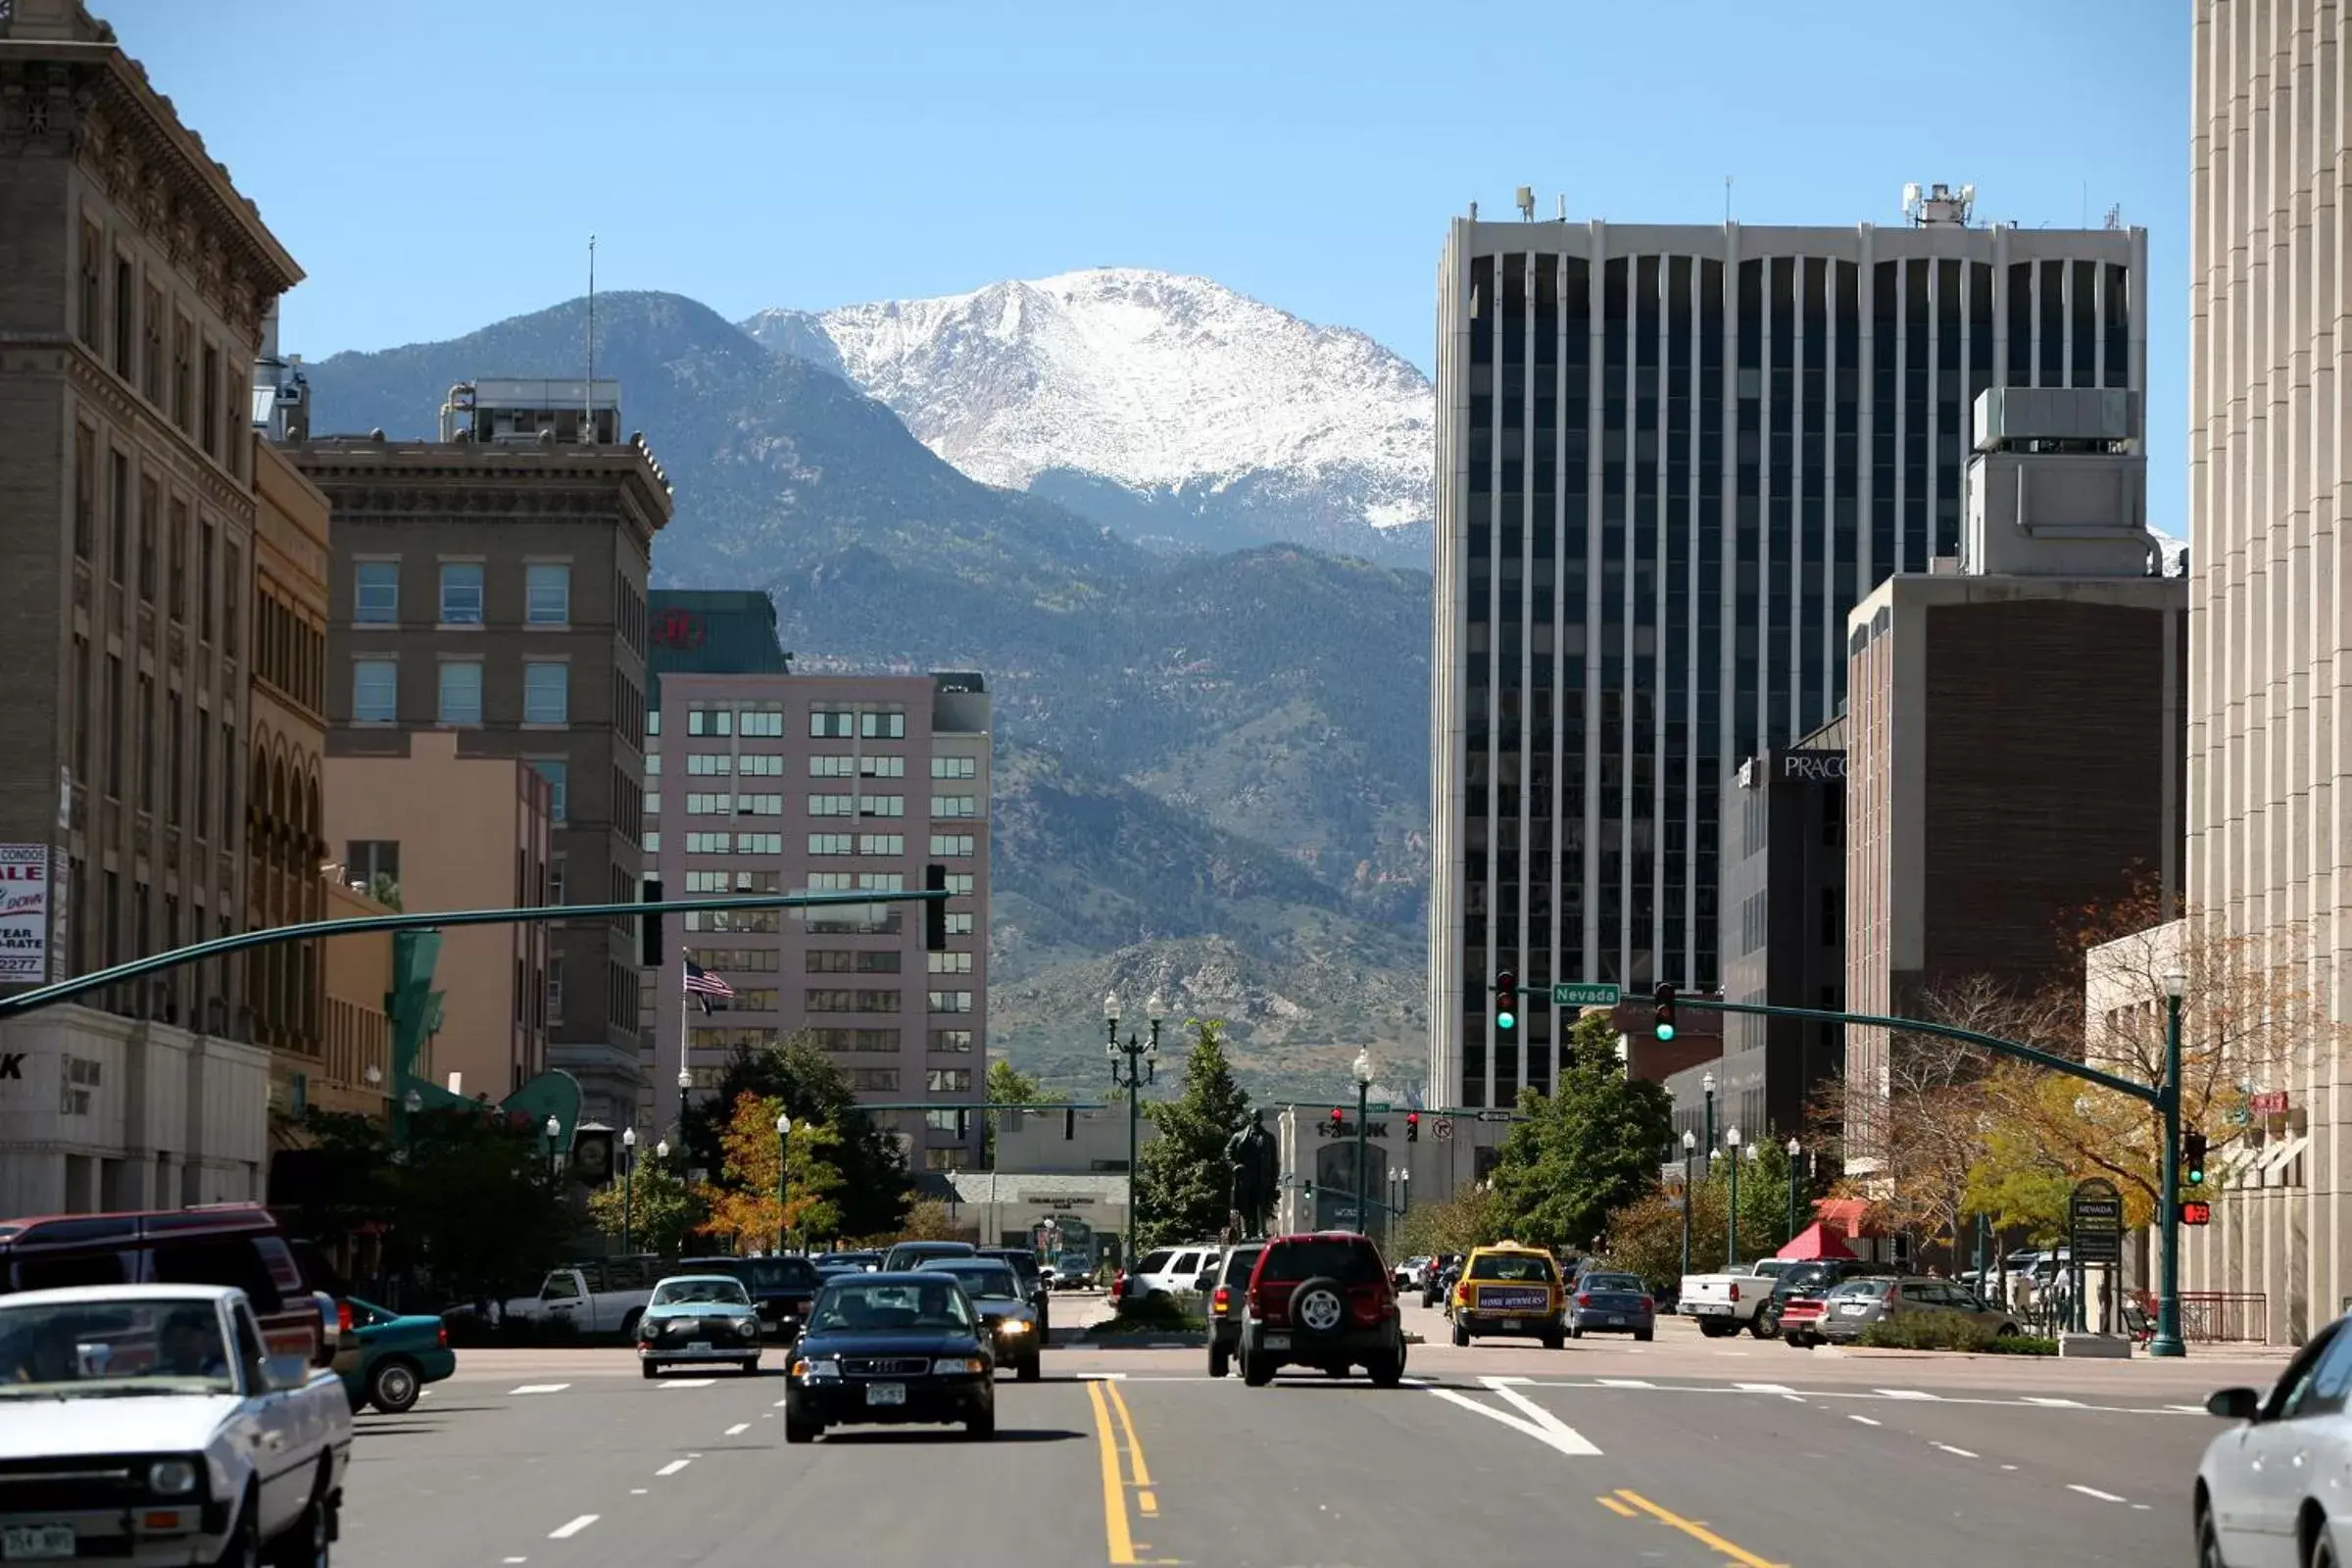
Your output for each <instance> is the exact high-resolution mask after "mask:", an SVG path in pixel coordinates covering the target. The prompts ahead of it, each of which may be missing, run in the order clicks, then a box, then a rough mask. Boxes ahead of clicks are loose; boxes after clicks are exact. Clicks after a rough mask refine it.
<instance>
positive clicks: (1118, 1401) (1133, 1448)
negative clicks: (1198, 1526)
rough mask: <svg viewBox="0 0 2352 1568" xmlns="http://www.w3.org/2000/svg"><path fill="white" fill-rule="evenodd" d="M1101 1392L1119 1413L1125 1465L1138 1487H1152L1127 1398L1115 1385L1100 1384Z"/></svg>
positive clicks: (1150, 1474)
mask: <svg viewBox="0 0 2352 1568" xmlns="http://www.w3.org/2000/svg"><path fill="white" fill-rule="evenodd" d="M1103 1392H1104V1393H1106V1394H1108V1395H1109V1396H1110V1406H1111V1408H1112V1409H1114V1410H1116V1411H1118V1412H1119V1429H1120V1430H1121V1431H1122V1432H1124V1433H1126V1435H1127V1465H1128V1468H1129V1469H1131V1470H1133V1471H1134V1472H1135V1484H1136V1485H1137V1486H1138V1487H1149V1486H1150V1485H1152V1467H1151V1466H1150V1465H1147V1464H1146V1463H1144V1446H1143V1444H1142V1443H1140V1442H1138V1441H1137V1440H1136V1436H1135V1417H1134V1416H1132V1415H1130V1414H1129V1413H1128V1411H1127V1397H1126V1396H1125V1395H1123V1394H1121V1393H1120V1392H1119V1386H1118V1385H1117V1384H1116V1383H1110V1382H1108V1381H1107V1380H1103Z"/></svg>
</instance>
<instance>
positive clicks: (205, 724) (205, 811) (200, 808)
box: [196, 708, 213, 838]
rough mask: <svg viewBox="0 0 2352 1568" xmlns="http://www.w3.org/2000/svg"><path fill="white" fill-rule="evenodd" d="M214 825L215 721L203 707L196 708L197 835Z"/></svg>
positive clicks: (206, 831) (202, 835)
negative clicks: (207, 714) (213, 721)
mask: <svg viewBox="0 0 2352 1568" xmlns="http://www.w3.org/2000/svg"><path fill="white" fill-rule="evenodd" d="M212 827H213V723H212V720H211V719H210V718H209V717H207V716H206V714H205V711H204V710H203V709H201V708H199V709H198V710H196V836H197V837H198V838H203V837H204V836H205V835H206V834H208V833H210V832H211V831H212Z"/></svg>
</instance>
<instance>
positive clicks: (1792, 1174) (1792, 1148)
mask: <svg viewBox="0 0 2352 1568" xmlns="http://www.w3.org/2000/svg"><path fill="white" fill-rule="evenodd" d="M1788 1149H1789V1240H1790V1241H1792V1242H1793V1241H1795V1240H1796V1156H1797V1155H1798V1153H1800V1152H1802V1151H1803V1149H1804V1146H1803V1145H1802V1144H1800V1143H1798V1142H1797V1141H1796V1139H1795V1137H1794V1135H1791V1136H1790V1137H1789V1144H1788ZM1979 1261H1980V1262H1982V1261H1983V1260H1982V1259H1979Z"/></svg>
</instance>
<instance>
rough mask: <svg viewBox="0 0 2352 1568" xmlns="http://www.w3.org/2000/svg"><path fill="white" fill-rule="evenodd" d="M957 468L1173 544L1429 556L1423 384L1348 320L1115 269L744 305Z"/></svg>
mask: <svg viewBox="0 0 2352 1568" xmlns="http://www.w3.org/2000/svg"><path fill="white" fill-rule="evenodd" d="M743 326H744V329H745V330H746V331H748V332H749V333H751V335H752V336H753V337H755V338H757V339H759V340H760V342H761V343H762V344H765V345H766V346H767V347H768V348H770V349H772V350H775V351H777V352H780V353H785V354H791V355H794V356H796V357H798V358H801V359H805V360H809V361H810V362H812V363H814V364H817V365H820V366H822V367H824V368H827V369H829V370H832V371H834V372H835V373H836V374H839V375H841V376H842V377H844V378H845V379H847V380H848V381H850V382H851V383H853V384H854V385H856V386H858V388H859V389H861V390H862V391H864V392H865V393H867V394H868V395H869V396H871V397H874V398H876V399H878V400H879V401H881V402H882V403H885V404H887V405H888V406H889V407H890V408H891V409H892V410H894V411H895V412H896V413H897V414H898V415H899V417H901V418H902V419H904V420H905V421H906V422H907V427H908V428H909V429H910V430H912V431H913V432H914V434H915V436H916V437H917V438H918V439H920V440H921V441H922V442H923V444H924V445H926V446H928V447H929V448H931V450H932V451H934V452H936V453H938V454H939V456H940V457H942V458H944V459H946V460H947V461H948V462H949V463H952V464H954V465H955V466H956V467H958V468H960V469H962V470H963V471H964V472H965V473H967V474H969V475H971V476H972V477H973V478H976V479H980V480H982V481H984V482H987V483H990V484H997V485H1004V486H1008V487H1012V488H1016V489H1028V490H1033V491H1036V492H1037V493H1039V494H1041V495H1045V496H1049V497H1051V498H1053V499H1054V500H1056V501H1059V502H1061V503H1062V504H1064V505H1066V506H1069V507H1071V508H1073V509H1075V510H1077V511H1079V512H1081V513H1084V514H1085V515H1089V516H1092V517H1094V518H1096V519H1097V520H1099V521H1102V522H1104V523H1107V524H1109V525H1111V526H1113V527H1115V528H1117V529H1119V530H1120V531H1121V532H1123V533H1126V534H1129V535H1130V536H1133V537H1136V538H1139V539H1142V540H1145V541H1148V542H1153V543H1159V544H1165V545H1170V546H1174V547H1178V548H1209V549H1230V548H1234V547H1237V546H1243V545H1251V544H1263V543H1268V542H1272V541H1280V540H1290V541H1297V542H1299V543H1305V544H1314V545H1318V546H1322V547H1325V548H1329V549H1335V550H1341V551H1346V552H1349V553H1352V554H1357V555H1367V556H1372V557H1374V558H1376V559H1380V560H1384V561H1391V562H1397V563H1400V564H1402V563H1409V564H1426V563H1427V562H1428V560H1429V520H1430V517H1431V515H1432V507H1431V497H1430V485H1431V471H1432V448H1433V441H1434V434H1433V430H1434V420H1435V417H1436V399H1435V395H1434V392H1433V390H1432V388H1431V386H1430V384H1429V381H1428V379H1427V378H1426V377H1424V376H1423V375H1422V374H1421V372H1420V371H1419V370H1418V369H1416V368H1414V367H1413V366H1412V365H1411V364H1410V363H1408V362H1407V361H1405V360H1403V359H1401V358H1399V357H1398V356H1397V355H1395V354H1393V353H1391V352H1389V351H1388V350H1387V349H1385V348H1382V347H1381V346H1380V345H1379V344H1377V343H1375V342H1373V341H1372V340H1371V339H1370V338H1368V337H1366V336H1365V335H1364V334H1362V333H1361V332H1356V331H1352V330H1349V329H1347V328H1344V327H1329V326H1318V325H1316V324H1314V323H1313V322H1311V321H1303V320H1300V319H1299V318H1297V317H1295V316H1291V315H1289V314H1287V313H1285V312H1283V311H1278V310H1276V309H1274V308H1273V307H1272V306H1269V305H1264V304H1261V303H1259V302H1258V301H1256V300H1253V299H1250V298H1248V297H1247V296H1245V295H1241V294H1237V293H1235V292H1234V291H1233V290H1231V289H1228V288H1225V287H1222V286H1221V285H1219V284H1217V283H1214V282H1211V281H1209V280H1208V279H1206V278H1201V277H1183V276H1177V275H1174V274H1171V273H1167V272H1155V271H1149V270H1139V269H1132V268H1103V269H1098V270H1091V271H1082V272H1065V273H1063V274H1061V275H1060V276H1058V277H1047V278H1039V279H1035V280H1031V281H1020V280H1014V281H1007V282H1002V283H992V284H990V285H989V286H988V287H986V288H983V289H981V290H979V291H978V292H976V293H971V294H957V295H954V296H951V297H948V298H944V299H929V300H894V301H884V302H882V303H879V304H872V305H851V306H844V307H842V308H840V309H838V310H831V311H825V312H822V313H817V314H810V313H806V312H800V311H790V310H770V311H763V312H761V313H760V314H759V315H758V316H755V317H753V318H752V319H750V320H748V321H746V322H744V323H743Z"/></svg>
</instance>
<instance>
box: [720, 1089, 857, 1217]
mask: <svg viewBox="0 0 2352 1568" xmlns="http://www.w3.org/2000/svg"><path fill="white" fill-rule="evenodd" d="M783 1109H784V1102H783V1100H782V1099H781V1098H780V1097H775V1096H764V1095H754V1094H749V1093H746V1094H742V1095H738V1096H737V1097H736V1099H735V1111H734V1114H733V1115H732V1116H731V1117H729V1118H728V1122H727V1128H726V1131H725V1132H724V1133H723V1134H722V1135H721V1137H720V1140H719V1149H720V1160H721V1164H720V1167H719V1180H718V1181H717V1182H713V1183H707V1184H705V1186H704V1187H703V1188H702V1189H701V1190H700V1192H699V1193H698V1194H697V1195H696V1196H697V1197H698V1198H699V1199H700V1200H701V1201H702V1203H703V1205H704V1207H705V1208H706V1209H707V1210H708V1217H707V1218H706V1219H705V1220H704V1221H703V1223H702V1224H701V1226H700V1227H698V1228H699V1229H700V1230H701V1231H702V1232H703V1234H705V1235H707V1236H721V1237H725V1238H727V1239H728V1240H730V1241H732V1242H733V1243H734V1245H735V1250H737V1251H738V1252H749V1251H755V1250H761V1249H766V1248H772V1247H774V1246H775V1245H776V1242H777V1238H778V1237H779V1235H783V1234H794V1235H798V1236H800V1237H802V1238H804V1239H806V1238H808V1237H809V1236H832V1235H835V1234H837V1233H838V1232H839V1230H840V1227H841V1210H840V1208H839V1206H838V1205H836V1204H835V1203H834V1201H832V1198H831V1196H830V1195H831V1194H833V1193H835V1192H837V1191H839V1189H840V1187H841V1172H840V1171H838V1170H836V1169H835V1168H834V1167H833V1165H832V1163H831V1162H830V1161H829V1160H828V1159H827V1158H826V1155H827V1154H829V1153H830V1152H832V1151H833V1150H835V1149H837V1148H838V1147H839V1146H840V1142H841V1140H840V1138H839V1136H838V1135H837V1134H835V1132H834V1131H833V1129H832V1128H831V1127H829V1126H827V1125H826V1124H825V1123H823V1122H816V1121H810V1122H801V1121H797V1120H796V1121H795V1123H794V1126H793V1129H792V1136H791V1137H789V1138H779V1137H778V1136H777V1135H776V1117H777V1115H778V1114H779V1113H781V1112H782V1111H783ZM779 1170H782V1171H783V1172H784V1173H785V1175H786V1176H787V1177H788V1180H787V1181H786V1183H785V1186H786V1188H787V1194H786V1196H784V1197H782V1198H779V1197H778V1194H777V1173H778V1171H779Z"/></svg>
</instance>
